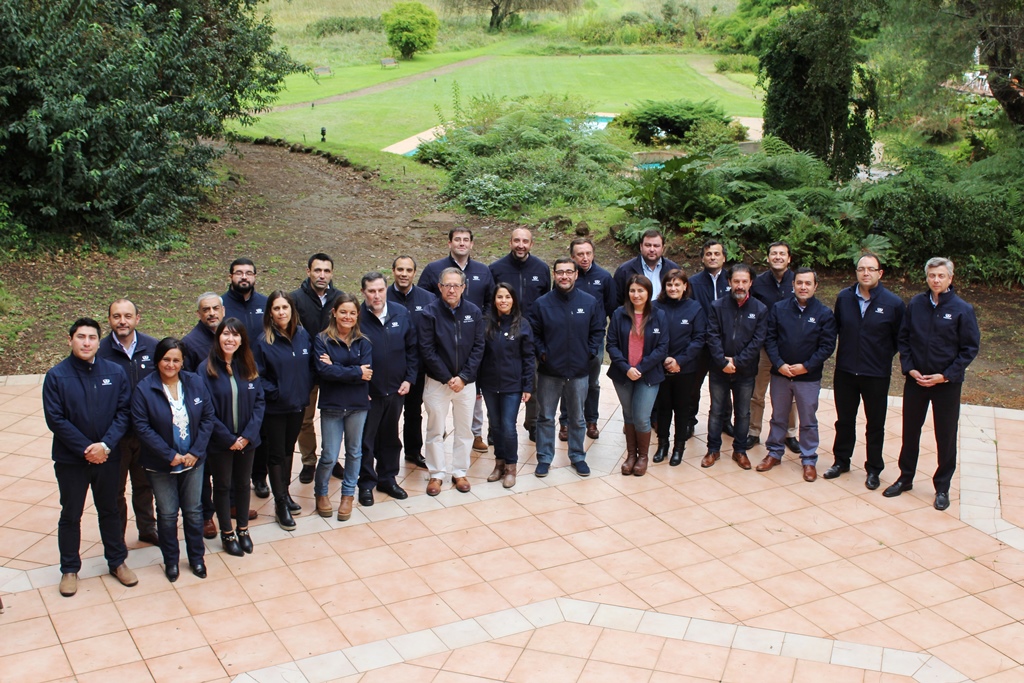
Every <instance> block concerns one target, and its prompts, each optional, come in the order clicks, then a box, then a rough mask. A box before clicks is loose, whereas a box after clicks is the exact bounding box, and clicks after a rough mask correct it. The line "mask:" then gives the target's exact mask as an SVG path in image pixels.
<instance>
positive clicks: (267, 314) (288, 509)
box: [253, 289, 316, 531]
mask: <svg viewBox="0 0 1024 683" xmlns="http://www.w3.org/2000/svg"><path fill="white" fill-rule="evenodd" d="M253 351H254V354H255V356H256V365H257V366H258V368H259V373H260V381H261V382H262V383H263V393H264V395H265V397H266V400H267V410H266V415H264V417H263V436H262V439H263V442H264V445H265V447H266V449H267V471H268V472H269V474H270V488H271V490H272V491H273V492H274V513H275V515H276V516H277V523H278V525H280V527H281V528H282V529H284V530H285V531H292V530H294V529H295V520H294V519H293V518H292V513H293V512H298V511H299V510H301V509H302V506H301V505H298V504H297V503H295V502H294V501H293V500H292V497H291V495H289V493H288V484H289V483H290V482H291V480H292V454H293V453H294V452H295V441H296V440H297V439H298V438H299V430H300V429H301V428H302V415H303V413H304V412H305V410H306V406H307V405H309V393H310V391H312V389H313V377H314V373H315V371H316V370H315V366H314V364H313V340H312V339H311V338H310V336H309V334H308V333H307V332H306V330H305V329H304V328H303V327H302V326H301V325H299V315H298V312H297V310H296V308H295V302H294V300H293V299H292V297H291V295H290V294H286V293H285V292H283V291H281V290H280V289H278V290H275V291H274V292H271V294H270V296H269V297H267V306H266V309H265V311H264V313H263V334H262V335H260V337H259V339H257V340H256V345H255V346H254V347H253Z"/></svg>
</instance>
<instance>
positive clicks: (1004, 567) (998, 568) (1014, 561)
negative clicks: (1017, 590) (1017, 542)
mask: <svg viewBox="0 0 1024 683" xmlns="http://www.w3.org/2000/svg"><path fill="white" fill-rule="evenodd" d="M975 560H976V561H977V562H979V563H980V564H981V565H983V566H985V567H988V568H989V569H991V570H992V571H995V572H999V573H1000V574H1002V575H1003V576H1005V577H1006V578H1008V579H1010V580H1011V581H1017V582H1021V581H1024V554H1022V553H1021V552H1020V551H1019V550H1016V549H1014V548H1005V549H1003V550H999V551H997V552H994V553H989V554H987V555H977V556H975Z"/></svg>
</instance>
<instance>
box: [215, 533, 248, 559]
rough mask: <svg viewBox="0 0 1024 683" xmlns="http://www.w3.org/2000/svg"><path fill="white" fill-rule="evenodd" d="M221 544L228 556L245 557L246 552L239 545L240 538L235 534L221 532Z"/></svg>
mask: <svg viewBox="0 0 1024 683" xmlns="http://www.w3.org/2000/svg"><path fill="white" fill-rule="evenodd" d="M220 544H221V546H222V547H223V548H224V552H226V553H227V554H228V555H233V556H235V557H241V556H242V555H245V551H244V550H242V546H240V545H238V537H237V536H235V533H234V532H231V533H229V534H226V533H224V532H223V531H222V532H220Z"/></svg>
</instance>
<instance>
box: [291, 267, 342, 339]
mask: <svg viewBox="0 0 1024 683" xmlns="http://www.w3.org/2000/svg"><path fill="white" fill-rule="evenodd" d="M341 293H342V292H341V290H340V289H335V288H334V285H328V287H327V291H326V292H325V293H324V297H325V298H326V299H327V301H326V303H323V304H321V303H320V297H319V296H317V294H316V292H314V291H313V286H312V285H310V284H309V278H306V279H305V280H303V281H302V284H301V285H299V288H298V289H296V290H295V291H294V292H292V301H294V302H295V308H297V309H299V322H301V323H302V326H303V327H305V328H306V332H308V333H309V338H310V339H312V338H314V337H316V335H318V334H320V333H321V332H323V331H324V328H325V327H327V323H329V322H330V321H331V308H333V307H334V300H335V299H337V298H338V297H339V296H341Z"/></svg>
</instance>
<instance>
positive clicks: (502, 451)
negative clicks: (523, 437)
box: [483, 389, 523, 463]
mask: <svg viewBox="0 0 1024 683" xmlns="http://www.w3.org/2000/svg"><path fill="white" fill-rule="evenodd" d="M483 394H484V403H486V404H487V433H488V434H489V435H490V437H491V441H493V442H494V457H495V458H496V459H498V460H504V461H505V462H510V463H516V462H519V434H518V433H517V432H516V416H517V415H519V406H520V404H522V402H523V394H522V393H521V392H514V393H509V392H505V393H501V392H498V391H487V390H486V389H485V390H484V392H483Z"/></svg>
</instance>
